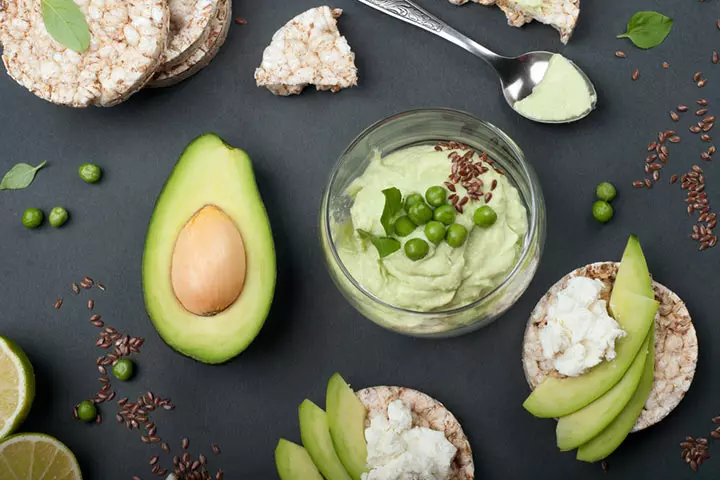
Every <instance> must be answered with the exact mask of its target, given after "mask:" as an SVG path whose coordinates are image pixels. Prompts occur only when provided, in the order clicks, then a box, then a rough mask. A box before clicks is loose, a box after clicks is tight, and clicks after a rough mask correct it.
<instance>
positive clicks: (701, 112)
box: [695, 108, 708, 117]
mask: <svg viewBox="0 0 720 480" xmlns="http://www.w3.org/2000/svg"><path fill="white" fill-rule="evenodd" d="M707 112H708V109H707V108H701V109H699V110H696V111H695V115H697V116H698V117H702V116H703V115H705V114H706V113H707Z"/></svg>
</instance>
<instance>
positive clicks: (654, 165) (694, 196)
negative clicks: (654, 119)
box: [632, 72, 718, 251]
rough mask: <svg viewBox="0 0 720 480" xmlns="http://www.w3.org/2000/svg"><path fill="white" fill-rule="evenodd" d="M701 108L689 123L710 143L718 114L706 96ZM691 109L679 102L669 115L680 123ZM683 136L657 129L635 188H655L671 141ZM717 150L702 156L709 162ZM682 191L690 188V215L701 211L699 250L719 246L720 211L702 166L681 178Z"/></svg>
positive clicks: (697, 236) (696, 236) (674, 180)
mask: <svg viewBox="0 0 720 480" xmlns="http://www.w3.org/2000/svg"><path fill="white" fill-rule="evenodd" d="M701 77H702V73H701V72H698V73H696V74H695V76H694V77H693V80H695V79H697V80H696V81H699V80H700V79H701ZM696 103H697V105H698V107H699V108H698V109H697V110H695V112H694V113H695V116H697V117H702V119H701V120H699V121H698V122H697V123H695V124H693V125H690V128H689V130H690V132H691V133H693V134H695V135H699V136H700V140H701V141H702V142H704V143H711V142H712V140H713V139H712V136H711V135H710V133H709V132H710V131H711V130H712V129H713V128H714V127H715V121H716V117H715V115H709V113H710V110H709V108H708V106H709V102H708V101H707V100H706V99H704V98H703V99H700V100H698V101H697V102H696ZM689 110H690V108H689V107H688V106H687V105H682V104H680V105H678V106H677V107H676V108H675V110H672V111H670V118H671V119H672V120H673V121H675V122H677V121H679V120H680V115H679V114H678V113H685V112H688V111H689ZM679 142H680V136H679V135H678V134H677V132H676V131H675V130H665V131H663V132H658V136H657V141H653V142H652V143H650V144H649V145H648V147H647V150H648V153H649V155H648V156H647V157H646V158H645V166H644V169H645V174H646V177H645V178H644V179H642V180H636V181H634V182H633V184H632V185H633V187H635V188H647V189H652V188H653V185H654V184H655V183H656V182H658V181H659V180H660V171H661V170H662V169H663V168H664V167H665V166H666V165H667V164H668V161H669V159H670V148H669V146H670V144H672V143H679ZM716 152H717V148H716V147H715V145H710V146H709V147H708V148H707V149H706V150H704V151H703V152H702V153H701V154H700V158H701V159H702V160H704V161H706V162H709V161H711V160H712V157H713V155H714V154H715V153H716ZM677 181H678V175H677V174H674V175H672V176H671V177H670V184H675V183H677ZM680 181H681V186H682V189H683V190H686V191H687V197H686V198H685V202H686V203H687V204H688V205H687V212H688V215H691V216H692V215H694V214H696V213H697V214H698V217H697V221H696V223H695V225H693V231H692V234H691V235H690V238H692V239H693V240H695V241H697V242H698V243H699V247H698V250H700V251H702V250H706V249H708V248H712V247H714V246H715V245H717V242H718V238H717V235H715V234H714V233H713V229H714V228H715V227H716V226H717V214H716V213H715V212H713V211H712V209H711V206H710V201H709V199H708V195H707V192H705V188H706V185H705V176H704V173H703V170H702V168H700V166H698V165H693V166H692V169H691V170H690V171H689V172H687V173H685V174H683V176H682V177H680Z"/></svg>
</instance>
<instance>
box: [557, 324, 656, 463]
mask: <svg viewBox="0 0 720 480" xmlns="http://www.w3.org/2000/svg"><path fill="white" fill-rule="evenodd" d="M648 342H649V336H648V338H647V339H645V343H644V344H643V346H642V347H641V348H640V352H638V354H637V355H636V356H635V360H633V363H632V365H631V366H630V368H629V369H628V371H627V373H625V376H624V377H623V378H622V380H620V381H619V382H618V383H617V384H616V385H615V386H614V387H613V388H611V389H610V390H608V391H607V393H605V395H603V396H602V397H600V398H598V399H597V400H595V401H594V402H592V403H591V404H590V405H588V406H586V407H585V408H582V409H580V410H578V411H577V412H574V413H571V414H570V415H566V416H564V417H562V418H560V420H559V421H558V424H557V429H556V434H557V446H558V448H559V449H560V450H562V451H567V450H572V449H574V448H577V447H579V446H580V445H582V444H584V443H587V442H588V441H589V440H590V439H592V438H593V437H595V436H596V435H597V434H599V433H600V432H602V431H603V430H604V429H605V427H607V426H608V425H609V424H610V423H611V422H612V421H613V420H614V419H615V417H617V416H618V415H619V414H620V412H621V411H622V410H623V408H625V405H627V403H628V402H629V401H630V399H631V398H632V396H633V395H634V394H635V391H636V390H637V388H638V384H639V383H640V377H641V376H642V374H643V372H644V371H645V358H646V357H647V355H648Z"/></svg>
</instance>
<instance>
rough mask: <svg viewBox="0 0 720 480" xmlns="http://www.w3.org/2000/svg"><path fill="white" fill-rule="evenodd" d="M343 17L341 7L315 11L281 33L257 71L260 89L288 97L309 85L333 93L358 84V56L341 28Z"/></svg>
mask: <svg viewBox="0 0 720 480" xmlns="http://www.w3.org/2000/svg"><path fill="white" fill-rule="evenodd" d="M341 14H342V10H340V9H338V8H336V9H331V8H330V7H327V6H323V7H317V8H313V9H311V10H308V11H307V12H305V13H302V14H300V15H298V16H297V17H295V18H293V19H292V20H291V21H290V22H288V23H287V24H286V25H285V26H284V27H282V28H281V29H280V30H278V31H277V32H276V33H275V35H273V38H272V42H271V43H270V45H269V46H268V47H267V48H266V49H265V52H264V53H263V59H262V63H261V64H260V67H259V68H258V69H257V70H255V81H256V82H257V85H258V87H265V88H267V89H268V90H270V91H271V92H272V93H274V94H275V95H283V96H287V95H297V94H299V93H300V92H302V91H303V89H304V88H305V87H306V86H308V85H315V87H316V88H317V89H318V90H330V91H332V92H339V91H340V90H342V89H344V88H348V87H352V86H355V85H357V67H355V54H354V53H353V52H352V50H351V49H350V45H348V42H347V40H346V39H345V37H343V36H342V35H340V31H339V30H338V28H337V18H339V17H340V15H341Z"/></svg>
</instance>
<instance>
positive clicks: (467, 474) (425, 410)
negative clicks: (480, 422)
mask: <svg viewBox="0 0 720 480" xmlns="http://www.w3.org/2000/svg"><path fill="white" fill-rule="evenodd" d="M357 397H358V398H359V399H360V401H361V402H362V404H363V405H364V406H365V408H366V409H367V412H368V415H367V417H366V419H365V427H366V428H367V427H369V426H370V419H371V418H372V417H374V416H375V415H378V414H380V415H384V416H385V417H387V416H388V406H389V405H390V404H391V403H392V402H394V401H395V400H401V401H402V402H403V404H404V405H405V406H406V407H408V408H409V409H410V411H411V412H412V426H413V427H426V428H430V429H432V430H436V431H439V432H443V433H444V434H445V438H447V439H448V441H449V442H450V443H452V444H453V445H454V446H455V448H456V449H457V454H456V455H455V458H454V459H453V461H452V464H451V465H450V475H449V476H448V477H447V480H472V479H474V478H475V463H474V461H473V455H472V450H471V448H470V442H469V441H468V438H467V436H466V435H465V432H463V429H462V427H461V426H460V422H458V420H457V419H456V418H455V416H454V415H453V414H452V413H450V411H449V410H448V409H447V408H446V407H445V405H443V404H442V403H440V402H439V401H437V400H435V399H434V398H432V397H430V396H428V395H426V394H424V393H422V392H419V391H417V390H413V389H411V388H403V387H370V388H365V389H363V390H360V391H359V392H357Z"/></svg>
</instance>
